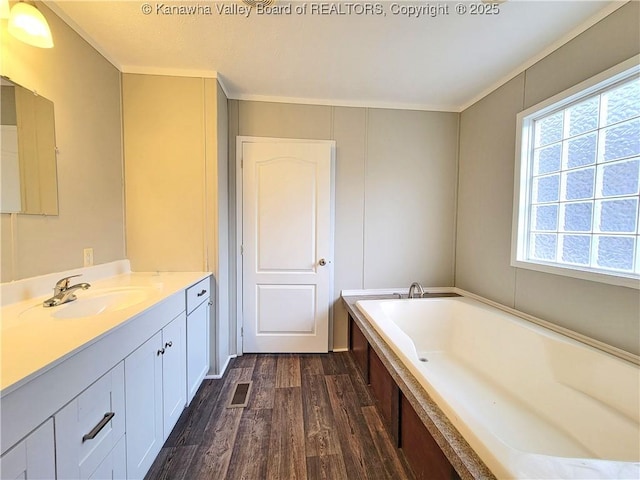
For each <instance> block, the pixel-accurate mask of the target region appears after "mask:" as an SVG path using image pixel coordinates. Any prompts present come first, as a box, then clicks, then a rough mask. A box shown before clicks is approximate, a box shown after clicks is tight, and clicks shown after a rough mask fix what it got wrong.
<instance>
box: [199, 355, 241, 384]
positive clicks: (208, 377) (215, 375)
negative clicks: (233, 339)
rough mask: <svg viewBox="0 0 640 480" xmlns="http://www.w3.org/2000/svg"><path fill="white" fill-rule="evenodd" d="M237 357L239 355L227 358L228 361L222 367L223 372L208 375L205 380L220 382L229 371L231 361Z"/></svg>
mask: <svg viewBox="0 0 640 480" xmlns="http://www.w3.org/2000/svg"><path fill="white" fill-rule="evenodd" d="M236 357H237V355H229V356H228V357H227V360H226V361H225V362H224V365H223V366H222V370H221V371H220V373H218V374H214V375H206V376H205V377H204V378H205V379H207V380H220V379H221V378H222V377H224V374H225V372H226V371H227V368H228V367H229V362H230V361H231V359H233V358H236Z"/></svg>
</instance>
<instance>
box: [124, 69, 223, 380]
mask: <svg viewBox="0 0 640 480" xmlns="http://www.w3.org/2000/svg"><path fill="white" fill-rule="evenodd" d="M122 92H123V93H122V98H123V130H124V164H125V183H126V217H127V221H126V231H127V256H128V258H129V259H130V260H131V266H132V269H133V270H134V271H151V272H152V271H210V272H213V273H214V276H215V284H214V285H213V288H214V292H215V293H214V295H213V296H212V297H213V298H212V299H213V300H214V301H215V307H214V308H213V309H212V310H211V313H212V315H213V318H212V322H211V331H210V333H211V356H210V360H211V369H210V372H211V373H217V372H218V369H219V366H221V361H225V360H226V359H227V357H228V355H229V344H230V341H231V340H230V336H229V307H228V306H229V292H228V285H229V280H228V275H229V273H228V256H227V251H228V225H227V216H228V205H227V164H228V163H227V157H228V155H227V146H226V144H227V142H226V139H227V124H228V119H227V98H226V96H225V95H224V92H223V91H222V89H221V88H220V85H219V84H218V82H217V80H216V79H215V78H196V77H177V76H165V75H139V74H123V79H122ZM234 339H235V336H234ZM219 357H220V358H219ZM221 359H222V360H221Z"/></svg>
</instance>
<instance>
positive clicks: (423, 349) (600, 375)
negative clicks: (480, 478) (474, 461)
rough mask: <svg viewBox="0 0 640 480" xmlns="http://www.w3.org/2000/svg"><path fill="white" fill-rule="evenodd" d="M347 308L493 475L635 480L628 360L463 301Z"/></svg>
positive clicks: (636, 380) (637, 450)
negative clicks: (364, 323)
mask: <svg viewBox="0 0 640 480" xmlns="http://www.w3.org/2000/svg"><path fill="white" fill-rule="evenodd" d="M356 305H357V307H358V309H359V310H360V311H361V312H362V313H363V314H364V315H365V316H366V318H367V319H368V320H369V322H370V323H371V324H372V326H373V327H374V328H375V330H376V331H377V332H378V333H379V334H380V336H381V337H382V338H383V339H384V340H385V341H386V342H387V343H388V344H389V347H390V348H391V349H392V350H393V351H394V353H395V354H396V355H397V356H398V357H399V358H400V360H401V361H402V362H403V363H404V364H405V366H406V367H407V369H408V370H409V371H410V372H411V374H412V375H413V376H414V377H415V378H416V379H417V380H418V382H419V383H420V384H421V385H422V387H423V388H424V389H425V391H426V392H427V394H428V395H429V396H430V397H431V398H432V399H433V400H434V402H435V403H436V404H437V405H438V407H439V408H440V409H441V410H442V411H443V413H444V414H445V415H446V416H447V418H448V419H449V420H450V421H451V423H452V424H453V425H454V426H455V427H456V429H457V430H458V431H459V432H460V434H461V435H462V436H463V437H464V438H465V440H466V441H467V442H468V443H469V445H470V446H471V448H473V450H475V452H476V453H477V454H478V456H479V457H480V458H481V459H482V460H483V461H484V463H485V464H486V465H487V467H488V468H489V469H490V470H491V471H492V472H493V473H494V474H495V475H496V477H498V478H523V479H543V478H547V479H569V478H572V479H590V478H612V479H625V478H630V479H636V480H637V479H639V478H640V427H639V418H638V417H639V415H640V369H639V367H638V366H637V365H634V364H633V363H630V362H628V361H625V360H623V359H620V358H617V357H615V356H613V355H610V354H608V353H604V352H602V351H600V350H598V349H596V348H593V347H591V346H588V345H585V344H583V343H581V342H578V341H576V340H573V339H571V338H569V337H565V336H564V335H561V334H559V333H556V332H553V331H551V330H549V329H547V328H544V327H542V326H539V325H536V324H534V323H532V322H530V321H527V320H524V319H522V318H519V317H518V316H516V315H513V314H510V313H507V312H504V311H502V310H499V309H497V308H494V307H491V306H488V305H486V304H484V303H482V302H479V301H477V300H473V299H471V298H466V297H451V298H425V299H411V300H406V299H405V300H361V301H359V302H357V304H356Z"/></svg>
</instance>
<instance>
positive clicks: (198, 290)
mask: <svg viewBox="0 0 640 480" xmlns="http://www.w3.org/2000/svg"><path fill="white" fill-rule="evenodd" d="M209 278H210V277H207V278H205V279H204V280H201V281H199V282H198V283H196V284H195V285H194V286H193V287H189V288H188V289H187V314H189V313H191V312H193V311H194V310H195V309H196V307H197V306H198V305H200V304H201V303H202V302H204V301H205V300H209V297H210V292H209V290H210V289H211V284H210V283H211V282H210V281H209Z"/></svg>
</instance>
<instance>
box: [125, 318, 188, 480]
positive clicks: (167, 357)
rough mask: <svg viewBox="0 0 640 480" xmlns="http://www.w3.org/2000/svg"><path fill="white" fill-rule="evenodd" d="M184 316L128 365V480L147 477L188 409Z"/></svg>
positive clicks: (148, 343)
mask: <svg viewBox="0 0 640 480" xmlns="http://www.w3.org/2000/svg"><path fill="white" fill-rule="evenodd" d="M184 337H185V314H184V312H183V313H181V314H180V315H179V316H177V317H176V318H175V319H174V320H172V321H171V322H170V323H169V324H167V325H166V326H165V327H164V328H163V329H162V330H161V331H159V332H158V333H156V334H155V335H154V336H153V337H151V338H150V339H149V340H147V341H146V342H145V343H144V344H143V345H141V346H140V347H139V348H138V349H137V350H136V351H134V352H133V353H132V354H131V355H129V356H128V357H127V358H125V360H124V371H125V391H126V395H125V397H126V400H125V401H126V413H127V415H126V431H127V478H143V477H144V475H145V474H146V473H147V471H148V470H149V467H151V464H152V463H153V460H154V459H155V458H156V455H157V454H158V452H159V451H160V448H162V444H163V442H164V440H165V439H166V437H168V435H169V433H170V432H171V429H172V428H173V426H174V425H175V423H176V421H177V420H178V417H179V416H180V413H182V410H183V409H184V407H185V405H186V378H185V363H186V358H185V338H184Z"/></svg>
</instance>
